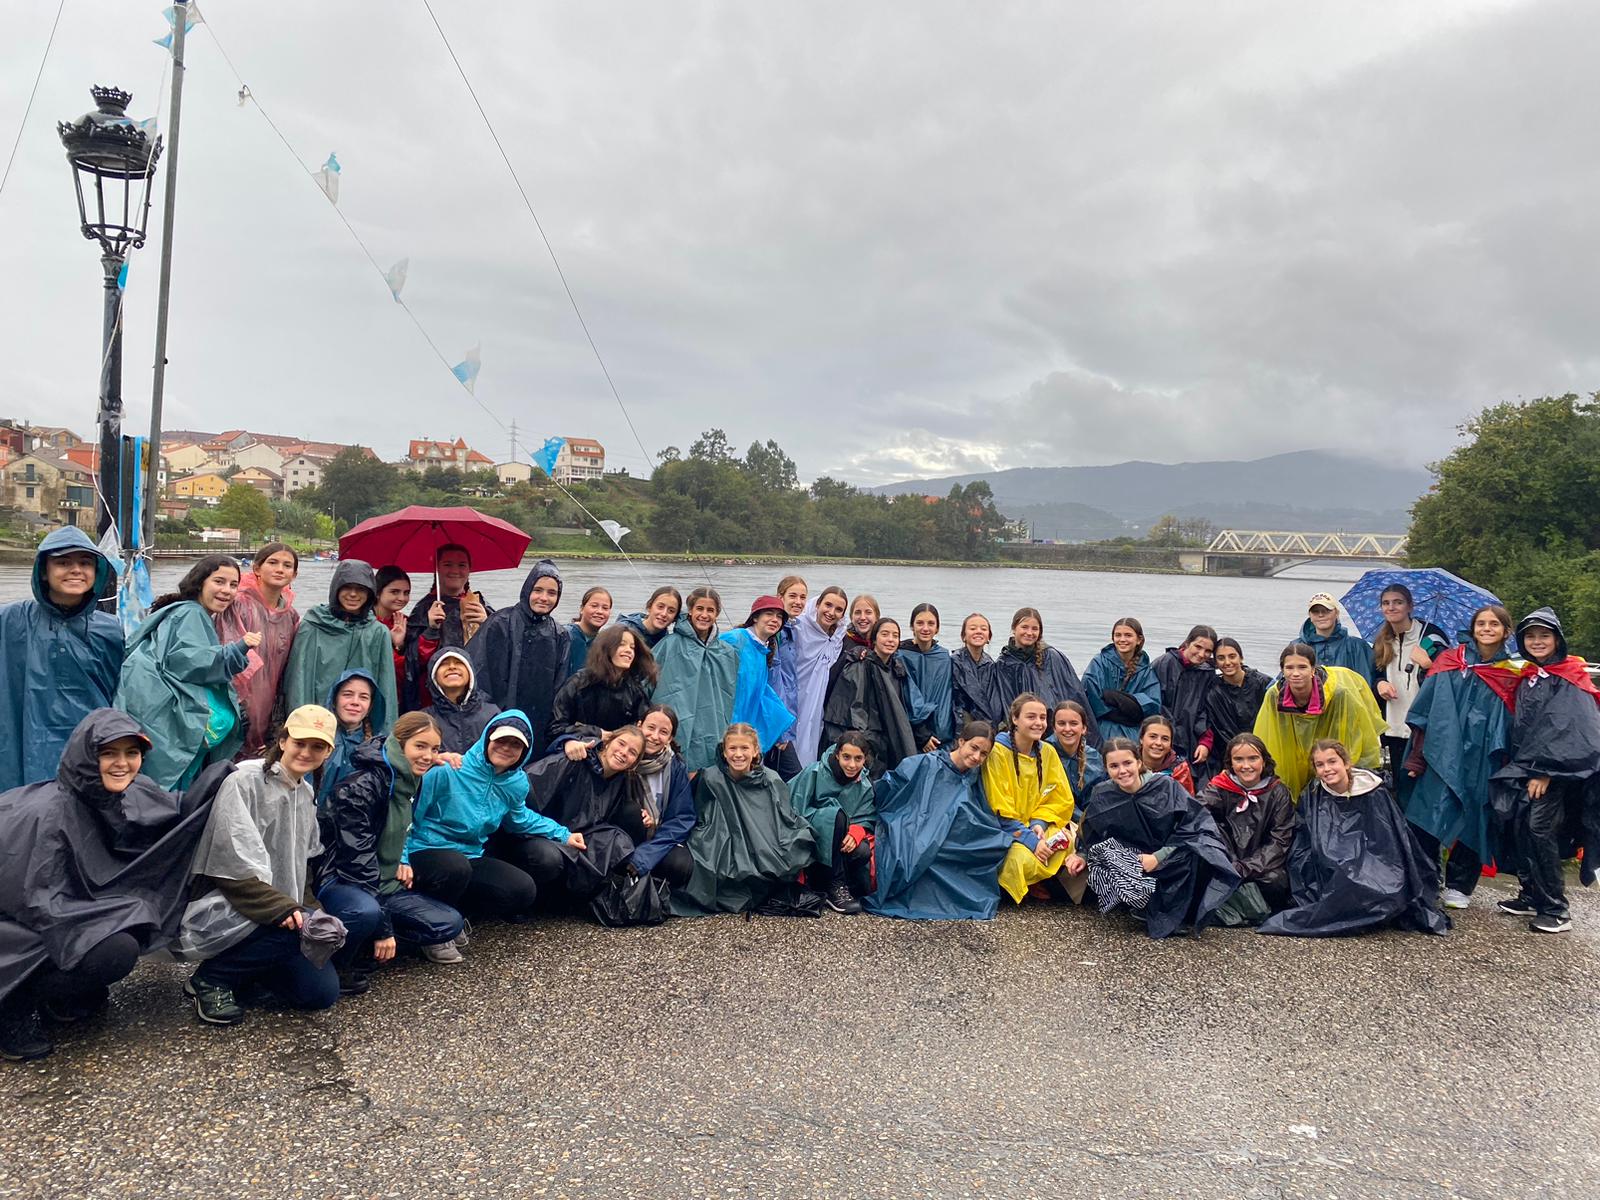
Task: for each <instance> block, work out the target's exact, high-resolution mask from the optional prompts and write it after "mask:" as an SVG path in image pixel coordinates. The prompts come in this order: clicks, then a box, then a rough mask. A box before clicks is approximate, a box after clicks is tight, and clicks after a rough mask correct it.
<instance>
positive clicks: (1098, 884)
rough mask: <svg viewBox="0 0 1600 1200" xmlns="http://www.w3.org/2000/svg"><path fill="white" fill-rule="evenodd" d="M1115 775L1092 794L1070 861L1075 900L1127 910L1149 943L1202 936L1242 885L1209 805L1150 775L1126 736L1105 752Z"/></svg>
mask: <svg viewBox="0 0 1600 1200" xmlns="http://www.w3.org/2000/svg"><path fill="white" fill-rule="evenodd" d="M1101 753H1102V754H1104V755H1105V760H1106V772H1107V774H1108V775H1110V778H1109V779H1108V780H1107V781H1106V782H1105V783H1102V784H1101V785H1100V786H1099V787H1097V788H1095V789H1094V791H1092V792H1090V793H1089V798H1088V802H1087V803H1086V804H1085V806H1084V809H1085V811H1084V815H1083V823H1082V825H1081V826H1080V828H1079V833H1078V847H1079V848H1078V850H1077V851H1076V852H1075V853H1074V854H1072V855H1071V856H1070V857H1069V858H1068V859H1067V875H1068V877H1069V882H1070V883H1071V884H1072V893H1073V898H1074V899H1080V898H1081V897H1083V896H1084V895H1085V894H1087V893H1086V891H1085V888H1086V887H1087V888H1088V889H1092V891H1093V893H1094V895H1095V898H1096V900H1097V901H1098V903H1099V907H1100V911H1101V912H1110V911H1111V910H1112V909H1113V908H1118V907H1123V906H1126V907H1127V908H1128V909H1129V910H1130V911H1131V912H1132V913H1133V914H1134V915H1135V916H1137V917H1138V918H1139V919H1140V920H1142V921H1143V922H1144V923H1145V928H1146V930H1147V931H1148V932H1149V934H1150V936H1151V937H1152V938H1165V937H1170V936H1171V935H1172V934H1174V933H1177V932H1178V931H1179V929H1181V928H1183V927H1185V926H1188V927H1191V928H1193V930H1194V932H1195V933H1197V934H1198V933H1199V932H1200V930H1201V929H1203V928H1204V927H1205V926H1206V925H1207V924H1210V923H1211V922H1212V921H1213V920H1214V919H1215V915H1216V912H1217V910H1218V909H1219V908H1221V907H1222V905H1223V903H1224V902H1225V901H1226V900H1227V899H1228V897H1229V896H1231V895H1232V894H1233V892H1234V889H1236V888H1237V887H1238V886H1239V876H1238V873H1237V872H1235V871H1234V869H1233V860H1232V858H1231V857H1230V856H1229V854H1228V848H1227V847H1226V846H1225V845H1223V842H1222V838H1221V836H1220V835H1219V834H1218V833H1217V826H1216V822H1214V821H1213V820H1212V819H1211V814H1210V813H1208V812H1206V810H1205V808H1204V806H1202V805H1201V804H1200V803H1199V801H1197V800H1196V799H1195V798H1194V797H1193V796H1191V795H1189V793H1188V792H1186V791H1184V790H1183V789H1182V788H1181V787H1179V786H1178V785H1177V783H1175V782H1174V781H1173V780H1172V778H1171V777H1170V776H1167V775H1147V774H1144V773H1142V772H1141V770H1140V767H1139V748H1138V747H1137V746H1135V745H1134V744H1133V743H1132V742H1130V741H1129V740H1128V739H1127V738H1112V739H1111V740H1110V741H1108V742H1107V743H1106V744H1105V745H1104V746H1103V747H1101Z"/></svg>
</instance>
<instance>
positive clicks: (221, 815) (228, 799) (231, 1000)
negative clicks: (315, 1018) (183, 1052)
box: [173, 704, 339, 1025]
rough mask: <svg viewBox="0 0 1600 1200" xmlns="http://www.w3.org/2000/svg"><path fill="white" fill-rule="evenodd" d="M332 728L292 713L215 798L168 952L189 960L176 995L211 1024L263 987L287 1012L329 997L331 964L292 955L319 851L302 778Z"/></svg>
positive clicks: (325, 1004)
mask: <svg viewBox="0 0 1600 1200" xmlns="http://www.w3.org/2000/svg"><path fill="white" fill-rule="evenodd" d="M338 727H339V726H338V722H337V721H336V720H335V719H334V716H333V714H332V713H331V712H329V711H328V710H327V709H325V708H322V707H320V706H319V705H315V704H307V705H302V706H301V707H300V708H297V709H295V710H294V711H293V712H291V713H290V714H289V716H288V719H287V720H286V721H284V723H283V729H282V731H281V732H280V733H279V735H278V737H277V738H276V739H275V740H274V741H273V744H272V745H270V746H269V747H268V748H267V754H266V757H265V758H259V759H252V760H251V761H249V762H246V763H241V764H240V766H239V768H238V769H237V770H236V771H234V772H233V774H231V775H229V776H228V778H227V779H225V780H224V781H223V783H222V787H221V788H219V789H218V791H217V799H216V802H215V804H214V805H213V806H212V809H211V816H210V818H209V819H208V820H207V822H206V829H205V832H204V833H203V834H202V835H201V836H200V846H199V849H198V850H197V851H196V852H195V858H194V865H193V867H192V868H191V872H192V874H193V877H194V880H193V885H192V895H193V896H194V898H193V899H192V900H191V901H190V902H189V906H188V908H186V909H185V910H184V914H183V927H182V930H181V931H180V933H179V935H178V942H177V944H176V945H175V946H174V948H173V951H174V953H175V954H176V955H177V956H178V957H179V958H182V959H185V960H187V961H191V962H199V964H200V965H199V966H198V967H197V968H196V969H195V972H194V974H193V975H191V976H190V977H189V982H188V983H187V984H185V985H184V990H185V991H186V992H187V993H188V994H189V995H190V996H192V997H193V998H194V1006H195V1012H196V1013H197V1014H198V1015H199V1017H200V1019H201V1020H202V1021H206V1022H209V1023H210V1024H213V1025H236V1024H238V1023H239V1022H240V1021H242V1020H244V1009H243V1007H241V1003H240V998H239V993H240V992H241V991H244V990H248V991H251V992H256V993H260V992H265V991H267V990H268V989H269V988H270V990H271V991H272V992H273V993H274V994H276V995H277V996H278V997H279V998H280V999H282V1000H284V1001H285V1002H286V1003H288V1004H289V1005H291V1006H292V1007H294V1008H300V1009H308V1010H311V1009H320V1008H331V1007H332V1006H333V1004H334V1003H335V1002H336V1001H337V1000H338V999H339V976H338V974H337V972H336V971H335V970H334V967H333V964H332V963H330V962H324V963H323V965H322V966H317V965H315V964H313V963H312V961H311V960H310V959H309V958H307V957H306V956H305V954H303V953H302V952H301V937H300V934H301V928H302V926H303V925H304V924H305V922H306V917H307V913H309V912H313V911H315V910H316V909H318V907H319V905H318V903H317V899H316V897H315V896H314V895H313V894H312V890H311V884H312V880H311V860H312V859H313V858H315V857H316V856H317V855H319V854H321V853H322V849H323V847H322V840H321V838H320V836H319V835H318V829H317V804H316V794H315V792H314V791H313V789H312V786H311V775H312V773H313V772H315V771H316V769H317V768H318V767H320V766H321V765H322V763H323V761H324V760H325V759H326V758H327V757H328V754H329V753H330V752H331V751H332V750H333V742H334V737H335V733H336V730H337V729H338Z"/></svg>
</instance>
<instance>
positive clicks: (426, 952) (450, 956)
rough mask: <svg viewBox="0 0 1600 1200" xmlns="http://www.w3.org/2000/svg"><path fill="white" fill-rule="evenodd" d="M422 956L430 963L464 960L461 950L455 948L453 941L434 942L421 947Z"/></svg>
mask: <svg viewBox="0 0 1600 1200" xmlns="http://www.w3.org/2000/svg"><path fill="white" fill-rule="evenodd" d="M422 957H423V958H425V959H427V960H428V961H429V962H432V963H458V962H466V961H467V960H466V958H465V957H464V956H463V955H462V953H461V951H459V950H457V949H456V944H455V943H454V942H435V943H434V944H433V945H431V946H424V947H423V948H422Z"/></svg>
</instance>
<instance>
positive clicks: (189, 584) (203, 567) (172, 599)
mask: <svg viewBox="0 0 1600 1200" xmlns="http://www.w3.org/2000/svg"><path fill="white" fill-rule="evenodd" d="M223 567H232V568H233V573H234V574H235V575H237V576H239V578H241V579H243V578H244V572H242V571H240V570H239V560H238V559H236V558H231V557H229V556H228V555H226V554H208V555H206V556H205V557H204V558H202V559H201V560H200V561H199V562H197V563H195V565H194V566H192V567H190V568H189V569H188V570H187V571H186V572H184V576H183V578H182V579H180V580H178V589H177V591H174V592H168V593H167V594H166V595H165V596H160V597H158V598H157V599H156V601H155V603H154V604H152V605H151V606H150V611H151V612H155V611H156V610H157V609H158V608H165V607H166V606H167V605H169V604H176V603H178V601H180V600H193V601H195V602H196V603H199V601H200V593H201V591H202V590H204V588H205V586H206V580H208V579H210V578H211V577H212V576H213V575H214V574H216V573H217V572H218V571H220V570H222V568H223Z"/></svg>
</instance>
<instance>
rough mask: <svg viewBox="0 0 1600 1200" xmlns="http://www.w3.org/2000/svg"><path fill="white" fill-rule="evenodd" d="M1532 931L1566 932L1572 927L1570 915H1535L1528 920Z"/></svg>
mask: <svg viewBox="0 0 1600 1200" xmlns="http://www.w3.org/2000/svg"><path fill="white" fill-rule="evenodd" d="M1528 928H1529V929H1531V930H1532V931H1533V932H1534V933H1567V932H1568V931H1570V930H1571V929H1572V918H1571V917H1550V916H1544V917H1535V918H1534V919H1533V920H1531V921H1529V922H1528Z"/></svg>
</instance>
